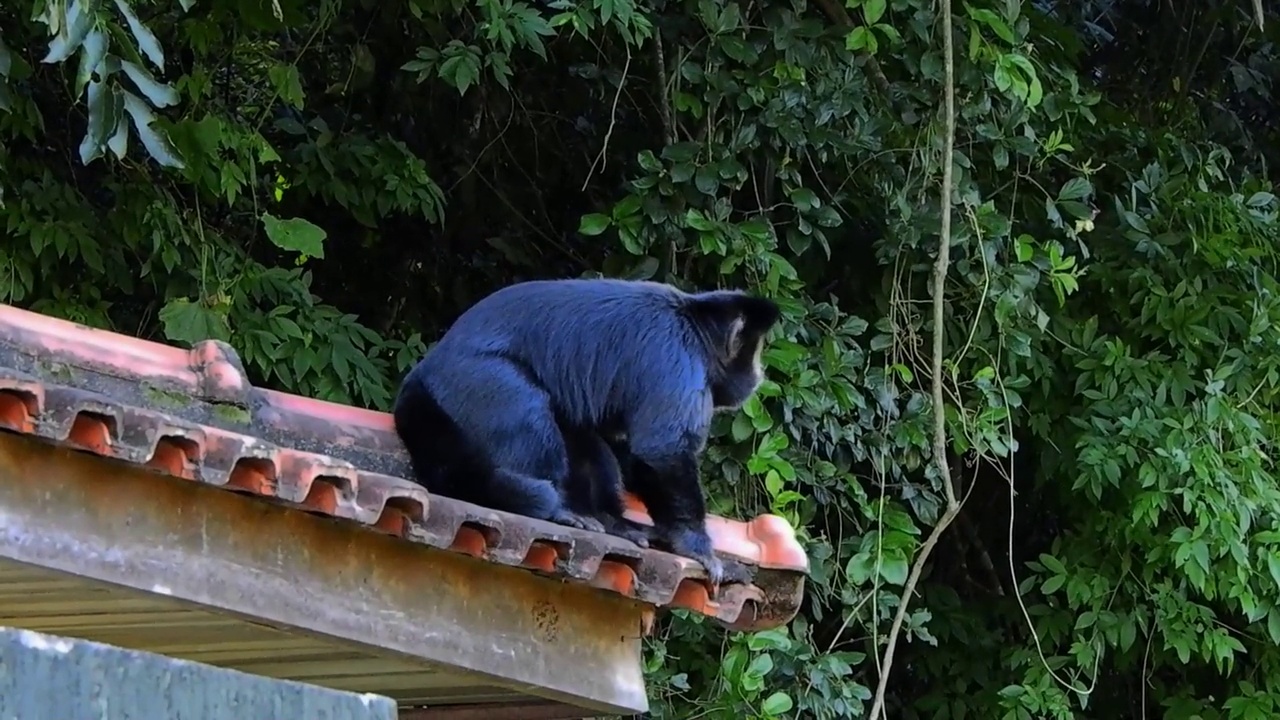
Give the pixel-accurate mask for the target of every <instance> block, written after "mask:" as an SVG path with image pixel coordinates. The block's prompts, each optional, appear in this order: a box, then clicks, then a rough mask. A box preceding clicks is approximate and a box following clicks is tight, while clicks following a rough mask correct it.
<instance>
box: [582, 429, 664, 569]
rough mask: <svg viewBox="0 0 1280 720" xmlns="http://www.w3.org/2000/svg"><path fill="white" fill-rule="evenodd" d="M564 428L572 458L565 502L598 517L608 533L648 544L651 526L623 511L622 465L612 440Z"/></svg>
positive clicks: (643, 545) (586, 431)
mask: <svg viewBox="0 0 1280 720" xmlns="http://www.w3.org/2000/svg"><path fill="white" fill-rule="evenodd" d="M561 431H562V433H563V435H564V439H565V442H566V444H567V447H568V448H569V459H570V468H569V482H568V483H566V484H565V487H564V503H565V506H566V507H568V508H569V509H570V510H572V511H574V512H577V513H579V514H582V515H588V516H590V517H593V518H595V519H596V520H598V521H599V522H600V524H601V526H603V528H604V532H605V533H608V534H609V535H613V536H616V537H620V538H622V539H624V540H630V541H631V542H633V543H635V544H636V545H638V546H640V547H644V548H647V547H649V531H648V528H646V527H644V526H643V525H640V524H639V523H634V522H632V521H630V520H628V519H626V518H625V517H623V515H622V513H623V510H624V507H623V503H622V468H621V467H620V465H619V463H618V458H617V457H616V456H615V455H614V452H613V450H612V448H610V447H609V444H608V443H606V442H605V440H604V438H602V437H601V436H600V434H599V433H597V432H595V431H594V430H583V429H579V428H564V427H562V428H561Z"/></svg>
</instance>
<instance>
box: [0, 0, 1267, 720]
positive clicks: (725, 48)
mask: <svg viewBox="0 0 1280 720" xmlns="http://www.w3.org/2000/svg"><path fill="white" fill-rule="evenodd" d="M19 5H20V6H21V7H18V8H17V9H16V10H7V11H6V10H0V38H2V40H0V221H2V222H3V226H4V227H5V228H6V230H7V233H8V238H9V242H6V243H4V244H0V299H2V300H3V301H5V302H10V303H15V304H18V305H21V306H24V307H30V308H33V309H35V310H38V311H40V312H45V313H49V314H52V315H56V316H60V317H66V318H70V319H74V320H76V321H77V322H82V323H86V324H89V325H94V326H99V327H108V328H112V329H115V330H118V331H121V332H128V333H134V334H137V335H140V336H143V337H153V338H158V339H163V340H166V341H169V342H174V343H179V344H189V343H195V342H199V341H200V340H203V339H206V338H220V339H224V340H227V341H228V342H230V343H231V344H232V345H233V346H234V347H235V348H236V349H237V350H238V351H239V352H240V354H241V356H242V357H243V358H244V361H245V364H246V367H247V369H248V371H249V372H250V374H251V375H252V376H253V380H254V382H256V383H258V384H263V385H267V386H271V387H276V388H281V389H285V390H289V391H291V392H299V393H303V394H307V395H312V396H316V397H321V398H324V399H328V400H333V401H337V402H345V403H355V404H359V405H364V406H368V407H374V408H380V409H386V408H387V407H388V406H389V404H390V401H391V397H392V393H393V392H394V388H395V386H396V384H397V382H398V380H399V378H400V376H401V375H402V374H403V372H404V371H405V370H406V369H407V368H408V367H409V366H410V365H411V364H412V363H413V362H414V361H416V360H417V358H418V357H419V356H420V355H421V353H422V352H423V350H424V348H425V342H424V338H426V339H430V338H434V337H436V336H437V335H438V333H439V331H440V329H441V328H443V327H445V326H446V325H447V324H448V323H449V322H450V321H451V319H452V318H453V317H455V316H456V314H457V313H458V312H460V311H461V310H462V309H463V308H465V307H466V306H467V305H469V304H470V303H471V302H473V301H474V300H475V299H477V298H478V297H479V296H481V295H483V294H485V293H487V292H489V291H490V290H492V289H493V288H495V287H497V286H499V285H502V284H505V283H508V282H511V281H513V280H516V279H526V278H529V277H554V276H566V275H580V274H605V275H611V276H619V277H632V278H654V279H658V280H665V281H671V282H677V283H680V284H683V285H686V286H690V287H711V286H717V285H739V286H747V287H750V288H752V289H754V290H756V291H758V292H762V293H765V294H767V295H769V296H771V297H773V298H775V299H776V300H777V301H778V302H779V303H780V304H781V306H782V307H783V309H784V319H783V322H782V326H781V328H780V329H779V330H778V331H777V332H776V333H775V334H774V336H773V337H772V338H770V341H769V344H768V347H767V350H766V351H765V353H764V355H763V362H764V364H765V365H766V367H767V370H768V377H769V380H768V381H767V382H766V383H765V384H764V385H763V387H762V388H761V389H760V391H759V392H758V393H757V395H756V397H754V398H752V400H751V401H750V402H748V403H747V404H746V406H745V407H744V408H743V409H742V410H741V411H740V412H737V413H734V414H732V415H727V416H725V417H721V418H718V419H717V421H716V423H715V426H714V428H713V439H712V442H711V445H710V448H709V450H708V452H707V456H706V459H705V463H704V475H705V477H706V478H707V485H708V488H709V493H710V499H709V502H710V505H711V509H712V511H713V512H716V513H719V514H724V515H730V516H736V517H745V516H750V515H753V514H756V513H761V512H771V513H776V514H778V515H780V516H782V517H785V518H786V519H788V520H789V521H790V522H791V523H792V524H793V525H795V526H796V527H797V528H798V533H799V536H800V538H801V540H802V542H803V543H804V544H805V546H806V548H807V549H808V551H809V555H810V559H811V562H812V574H811V578H810V581H809V583H808V586H807V594H808V598H807V602H806V604H805V607H804V608H803V610H802V612H801V613H800V615H799V616H798V617H797V618H796V619H795V620H794V621H793V622H792V623H791V624H790V625H789V626H787V627H785V628H780V629H777V630H773V631H770V632H765V633H758V634H754V635H742V634H728V635H726V634H725V633H724V632H723V631H722V630H720V629H719V628H718V627H717V626H715V625H714V624H712V623H711V622H709V621H708V620H706V619H705V618H704V617H702V616H698V615H690V614H687V613H683V612H676V613H673V614H672V616H671V617H669V618H666V619H664V621H663V622H662V623H661V624H660V625H659V628H658V630H657V632H656V633H655V634H654V636H653V637H651V638H649V639H648V640H647V641H646V654H645V662H646V669H647V673H648V681H649V683H650V686H651V689H652V695H653V700H652V702H653V706H654V709H653V715H654V716H655V717H662V718H688V717H705V718H742V717H749V718H819V719H823V720H825V719H828V718H860V717H863V716H864V714H865V713H866V712H867V707H868V703H869V702H870V700H871V690H870V688H872V687H874V686H875V684H876V680H877V678H878V670H877V662H876V661H877V658H878V656H879V655H880V654H881V653H882V652H883V648H884V645H885V641H886V638H885V633H886V631H887V628H888V624H889V620H890V619H891V618H892V616H893V614H894V613H895V612H896V610H897V608H898V604H899V603H900V602H901V597H900V594H901V592H902V589H903V586H904V584H905V583H906V580H907V577H908V574H909V572H910V569H911V564H912V563H913V562H914V561H915V558H916V557H917V553H918V552H919V550H920V547H921V543H922V542H923V538H924V536H925V534H926V531H927V528H928V527H929V526H931V525H932V524H933V523H934V522H935V521H936V520H937V518H938V516H939V514H940V512H941V509H942V507H943V503H944V500H943V498H944V494H943V491H942V485H941V482H942V479H941V478H940V477H939V476H938V471H937V469H936V465H935V464H934V463H933V461H932V457H931V455H932V449H931V442H930V438H931V423H932V417H933V411H934V409H933V408H932V407H931V401H930V393H929V390H930V384H931V383H932V381H933V378H932V377H930V358H929V357H928V354H927V353H928V350H927V348H929V347H930V342H929V339H930V338H931V337H932V335H933V333H935V332H941V333H943V335H944V338H945V347H946V353H945V357H944V358H943V368H944V373H943V374H944V378H943V380H944V383H945V397H946V402H947V404H946V407H945V409H944V412H945V420H946V426H947V431H948V439H949V450H950V452H951V453H952V457H951V462H950V463H949V464H950V466H951V468H952V474H953V476H954V480H955V481H956V482H957V485H958V488H959V492H960V494H961V496H962V497H965V498H966V501H965V506H964V510H963V512H962V513H961V515H960V518H959V520H958V522H957V523H956V524H955V525H954V526H953V527H952V529H950V530H948V532H947V533H946V534H945V535H944V536H943V540H942V543H941V544H940V545H939V547H938V549H937V550H936V551H935V554H934V556H933V560H932V561H931V562H930V564H929V566H928V567H927V568H926V570H925V573H924V576H923V580H922V582H921V585H920V586H919V592H918V596H917V597H915V598H913V599H912V600H911V606H910V611H909V612H908V614H907V616H906V622H905V624H904V627H903V633H904V636H903V638H902V640H903V642H901V643H899V646H898V652H899V657H898V659H897V661H896V662H895V670H894V676H893V678H892V680H891V682H890V685H889V693H890V696H889V703H888V706H889V711H888V712H889V716H890V717H895V718H907V719H914V718H929V719H930V720H953V719H956V720H958V719H959V718H975V717H981V718H987V717H995V718H1002V719H1003V718H1009V719H1010V720H1015V719H1022V718H1084V717H1089V718H1122V717H1123V718H1128V717H1155V716H1159V717H1163V718H1167V719H1169V720H1181V719H1184V718H1185V719H1187V720H1190V719H1192V718H1204V719H1206V720H1211V719H1218V718H1221V719H1228V718H1229V719H1232V720H1235V719H1248V718H1262V717H1272V716H1274V715H1275V714H1276V712H1277V708H1278V707H1280V674H1277V671H1278V668H1280V482H1278V481H1277V478H1278V474H1277V470H1276V467H1275V465H1274V462H1273V461H1272V455H1273V453H1274V452H1275V448H1274V447H1273V446H1272V445H1271V442H1272V440H1274V439H1275V438H1276V428H1277V422H1278V420H1280V417H1278V415H1277V407H1278V403H1277V400H1278V398H1280V395H1278V392H1277V391H1278V390H1280V359H1277V358H1280V353H1277V349H1278V348H1280V329H1278V328H1280V292H1278V290H1280V287H1278V286H1277V282H1278V279H1280V271H1278V270H1277V268H1278V267H1280V264H1278V263H1277V260H1278V259H1280V256H1278V255H1277V251H1276V248H1277V246H1278V245H1277V240H1280V203H1278V202H1277V199H1276V196H1275V195H1274V194H1273V193H1274V189H1273V183H1274V180H1275V171H1274V170H1273V169H1272V168H1275V167H1277V166H1278V165H1277V163H1280V157H1278V155H1280V150H1277V149H1278V148H1280V137H1277V135H1278V134H1280V131H1278V130H1277V128H1280V121H1277V113H1278V112H1280V111H1277V109H1276V108H1280V103H1276V102H1274V99H1273V98H1272V97H1271V84H1272V83H1273V82H1274V78H1275V77H1277V75H1276V73H1275V69H1276V68H1277V67H1280V60H1278V59H1277V57H1276V56H1275V54H1274V48H1275V47H1277V41H1278V40H1280V36H1278V35H1277V33H1278V32H1280V31H1278V30H1277V28H1280V18H1276V17H1275V16H1274V11H1270V12H1272V15H1270V16H1268V20H1269V22H1267V23H1266V24H1265V26H1264V28H1265V29H1264V30H1261V31H1260V30H1258V29H1257V27H1256V25H1254V24H1253V20H1252V19H1251V17H1250V16H1249V14H1248V11H1247V8H1245V7H1244V6H1243V5H1240V6H1238V7H1237V6H1233V5H1231V4H1226V5H1224V4H1221V3H1207V2H1204V1H1202V0H1195V1H1194V2H1190V3H1183V4H1177V3H1175V4H1173V5H1169V4H1168V3H1152V2H1149V1H1144V0H1127V1H1126V2H1119V3H1106V4H1105V6H1103V5H1101V4H1099V3H1095V2H1085V3H1076V4H1070V3H1068V4H1058V5H1055V6H1054V7H1053V8H1051V9H1046V6H1044V5H1043V4H1035V3H1029V4H1020V3H991V2H983V1H981V0H972V1H970V2H961V3H956V8H955V17H954V18H953V19H952V22H954V23H955V31H956V37H957V38H959V44H960V45H961V47H958V48H957V53H956V57H955V63H956V97H957V105H958V114H959V131H958V137H957V143H956V151H955V153H954V154H953V157H952V158H950V160H951V161H952V162H953V164H954V165H953V166H954V171H955V187H954V192H953V203H954V216H953V218H952V249H951V253H952V258H953V262H952V271H951V274H950V276H949V280H948V283H947V287H946V297H945V299H946V306H945V307H946V313H945V317H944V322H943V325H942V327H937V328H935V327H933V325H932V317H931V313H930V312H929V311H928V300H929V290H928V286H929V277H930V271H931V267H932V263H933V258H934V255H935V253H936V248H937V247H938V234H939V227H940V217H939V210H938V207H939V203H938V200H939V198H938V186H939V182H940V178H941V174H942V163H943V161H944V158H943V157H942V125H941V118H940V114H939V111H938V107H939V105H940V102H939V98H940V97H941V93H942V86H941V83H942V79H943V58H942V54H941V50H940V47H939V45H940V43H939V41H938V38H937V36H938V32H937V30H938V23H939V22H940V21H941V20H940V18H938V17H937V14H936V13H937V11H936V4H935V3H932V2H927V1H926V0H850V1H849V2H846V3H844V4H843V6H840V5H839V4H837V3H802V2H794V3H791V2H781V3H745V2H738V1H736V0H681V1H680V2H660V3H646V4H639V3H635V2H634V1H633V0H584V1H583V2H568V1H567V0H556V1H555V2H550V3H541V2H538V3H535V2H532V1H531V0H528V1H526V0H474V1H473V2H463V1H462V0H402V1H400V2H392V3H382V4H370V3H354V2H343V1H342V0H323V1H322V2H321V3H319V4H305V3H300V2H297V1H296V0H276V1H273V2H271V3H261V2H257V1H256V0H252V1H251V0H207V1H202V2H200V3H193V2H191V0H180V2H178V3H162V2H155V1H154V0H152V1H150V2H142V0H132V1H131V0H112V2H111V3H106V2H102V1H100V0H33V1H32V2H27V3H25V4H23V3H19ZM374 5H377V7H376V10H375V9H374ZM1067 6H1069V7H1067ZM1174 6H1176V7H1174ZM1157 10H1158V12H1157ZM1224 78H1229V80H1227V79H1224ZM134 139H136V140H137V145H138V146H139V147H135V148H134V149H133V151H132V152H131V151H130V143H131V141H132V140H134ZM446 211H447V212H446Z"/></svg>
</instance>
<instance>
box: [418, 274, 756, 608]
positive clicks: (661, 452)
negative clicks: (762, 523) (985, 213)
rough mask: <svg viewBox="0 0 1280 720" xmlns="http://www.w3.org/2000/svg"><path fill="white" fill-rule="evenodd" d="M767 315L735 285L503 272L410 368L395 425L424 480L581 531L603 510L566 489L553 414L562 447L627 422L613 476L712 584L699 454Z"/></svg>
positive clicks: (752, 369)
mask: <svg viewBox="0 0 1280 720" xmlns="http://www.w3.org/2000/svg"><path fill="white" fill-rule="evenodd" d="M778 318H779V309H778V306H777V305H776V304H774V303H773V302H772V301H770V300H767V299H763V298H757V297H752V296H750V295H747V294H745V293H743V292H739V291H734V290H717V291H710V292H702V293H686V292H683V291H681V290H678V289H677V288H675V287H672V286H670V285H666V284H662V283H656V282H648V281H628V280H616V279H573V280H539V281H531V282H524V283H517V284H515V285H510V286H508V287H506V288H503V289H501V290H498V291H497V292H495V293H493V294H491V295H489V296H488V297H486V298H484V299H482V300H480V301H479V302H478V303H476V304H475V305H474V306H472V307H471V308H470V309H469V310H467V311H466V312H464V313H463V314H462V315H461V316H459V318H458V319H457V320H456V321H455V322H454V324H453V326H452V327H450V328H449V330H448V332H446V333H445V335H444V337H443V338H441V340H440V342H439V343H437V344H436V346H435V347H433V348H432V349H431V351H430V352H428V353H427V355H426V357H424V358H423V359H422V360H421V361H420V362H419V363H418V365H416V366H415V367H414V368H413V369H412V370H410V372H409V374H408V375H407V376H406V377H405V380H404V382H403V383H402V384H401V387H400V391H399V394H398V396H397V398H396V406H395V410H394V413H393V414H394V418H395V424H396V429H397V432H398V433H399V435H400V437H401V439H402V440H403V441H404V443H405V446H406V448H407V449H408V451H409V456H410V458H411V460H412V462H413V467H414V472H415V474H416V475H417V477H418V479H419V481H420V482H422V483H423V484H424V485H426V486H427V488H428V489H430V490H432V491H433V492H439V493H441V494H442V495H446V496H451V497H457V498H459V499H463V500H469V501H471V502H475V503H476V504H479V505H484V506H487V507H492V508H495V509H499V510H505V511H508V512H513V513H517V514H521V515H526V516H530V517H535V518H539V519H543V520H550V521H552V522H557V523H561V524H564V525H570V526H573V527H578V528H583V529H587V530H595V531H601V530H604V529H605V528H604V525H603V523H602V522H601V521H599V520H597V519H595V518H594V517H592V516H591V514H589V513H586V512H579V511H575V510H574V509H573V508H575V507H583V506H588V507H589V506H591V505H592V503H591V502H589V501H588V502H586V503H583V502H580V500H581V498H570V497H569V496H570V494H571V493H572V492H573V491H574V490H575V488H579V487H581V486H582V484H583V483H582V482H580V481H574V479H573V473H571V468H570V454H569V448H568V444H567V443H566V439H565V432H564V431H563V430H562V427H566V428H569V430H570V432H569V434H570V435H574V436H575V438H574V440H573V444H574V445H575V447H576V448H581V447H583V446H584V443H583V442H582V441H583V438H585V437H589V436H590V435H592V434H594V435H595V436H596V437H597V438H598V439H601V440H603V438H604V436H625V438H626V441H625V443H626V450H627V453H628V454H629V455H630V460H631V461H630V472H629V474H627V475H623V477H627V478H628V483H627V484H628V485H629V486H630V487H631V488H632V489H633V491H634V492H635V493H636V494H637V495H638V496H639V497H640V499H641V500H642V501H643V502H644V503H645V505H646V507H647V508H648V511H649V514H650V516H651V517H652V518H653V522H654V527H653V529H652V531H651V534H650V537H651V538H652V539H654V540H656V541H658V542H660V543H661V544H662V545H664V546H666V547H668V548H670V549H671V550H672V551H673V552H676V553H678V554H680V555H684V556H686V557H689V558H692V559H695V560H698V561H699V562H701V563H702V564H703V565H704V566H705V567H706V569H707V574H708V577H709V579H710V580H711V583H712V584H713V585H719V584H720V581H721V579H722V578H723V575H724V569H723V565H722V563H721V561H720V560H719V559H717V558H716V557H715V555H714V554H713V552H712V547H711V538H710V536H708V535H707V531H706V526H705V519H706V503H705V500H704V498H703V496H702V487H701V483H700V482H699V477H698V457H699V455H700V454H701V452H702V450H703V449H704V447H705V445H706V440H707V433H708V431H709V429H710V424H711V417H712V413H713V411H714V410H717V409H727V408H734V407H738V406H739V405H741V404H742V403H743V402H745V401H746V400H747V398H749V397H750V396H751V393H753V392H754V391H755V389H756V387H758V386H759V384H760V382H761V380H762V379H763V373H762V371H761V367H760V351H761V348H762V345H763V342H764V336H765V334H766V333H768V331H769V329H770V328H772V327H773V325H774V324H775V323H776V322H777V320H778ZM588 447H589V446H588ZM596 447H597V449H598V446H596ZM597 454H598V455H599V456H601V457H602V456H603V454H602V453H597ZM606 464H607V463H606ZM612 477H616V476H611V478H612ZM613 482H614V480H613V479H606V480H605V481H603V485H608V484H610V483H613ZM603 485H595V487H596V488H597V490H599V489H600V488H601V487H603ZM615 487H616V485H615ZM606 494H607V491H606ZM588 500H589V499H588ZM618 502H619V503H620V502H621V499H620V497H619V499H618Z"/></svg>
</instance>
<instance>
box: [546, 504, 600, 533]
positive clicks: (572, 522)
mask: <svg viewBox="0 0 1280 720" xmlns="http://www.w3.org/2000/svg"><path fill="white" fill-rule="evenodd" d="M547 519H548V520H550V521H551V522H553V523H556V524H559V525H567V526H569V527H572V528H578V529H579V530H586V531H588V532H598V533H602V532H604V525H602V524H600V521H599V520H596V519H595V518H593V517H587V516H585V515H579V514H578V513H576V512H573V511H572V510H565V509H563V508H561V509H559V510H557V511H555V512H554V513H552V515H551V517H550V518H547Z"/></svg>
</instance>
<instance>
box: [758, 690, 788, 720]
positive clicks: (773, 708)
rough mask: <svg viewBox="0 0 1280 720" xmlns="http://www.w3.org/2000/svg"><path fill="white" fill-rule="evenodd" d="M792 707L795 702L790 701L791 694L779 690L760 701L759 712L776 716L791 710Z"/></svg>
mask: <svg viewBox="0 0 1280 720" xmlns="http://www.w3.org/2000/svg"><path fill="white" fill-rule="evenodd" d="M793 707H795V703H793V702H792V701H791V696H790V695H788V694H786V693H784V692H782V691H781V690H779V691H778V692H776V693H774V694H772V695H770V696H769V697H767V698H765V701H764V702H763V703H760V712H763V713H764V714H765V715H769V716H774V717H776V716H778V715H781V714H783V713H786V712H791V708H793Z"/></svg>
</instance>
